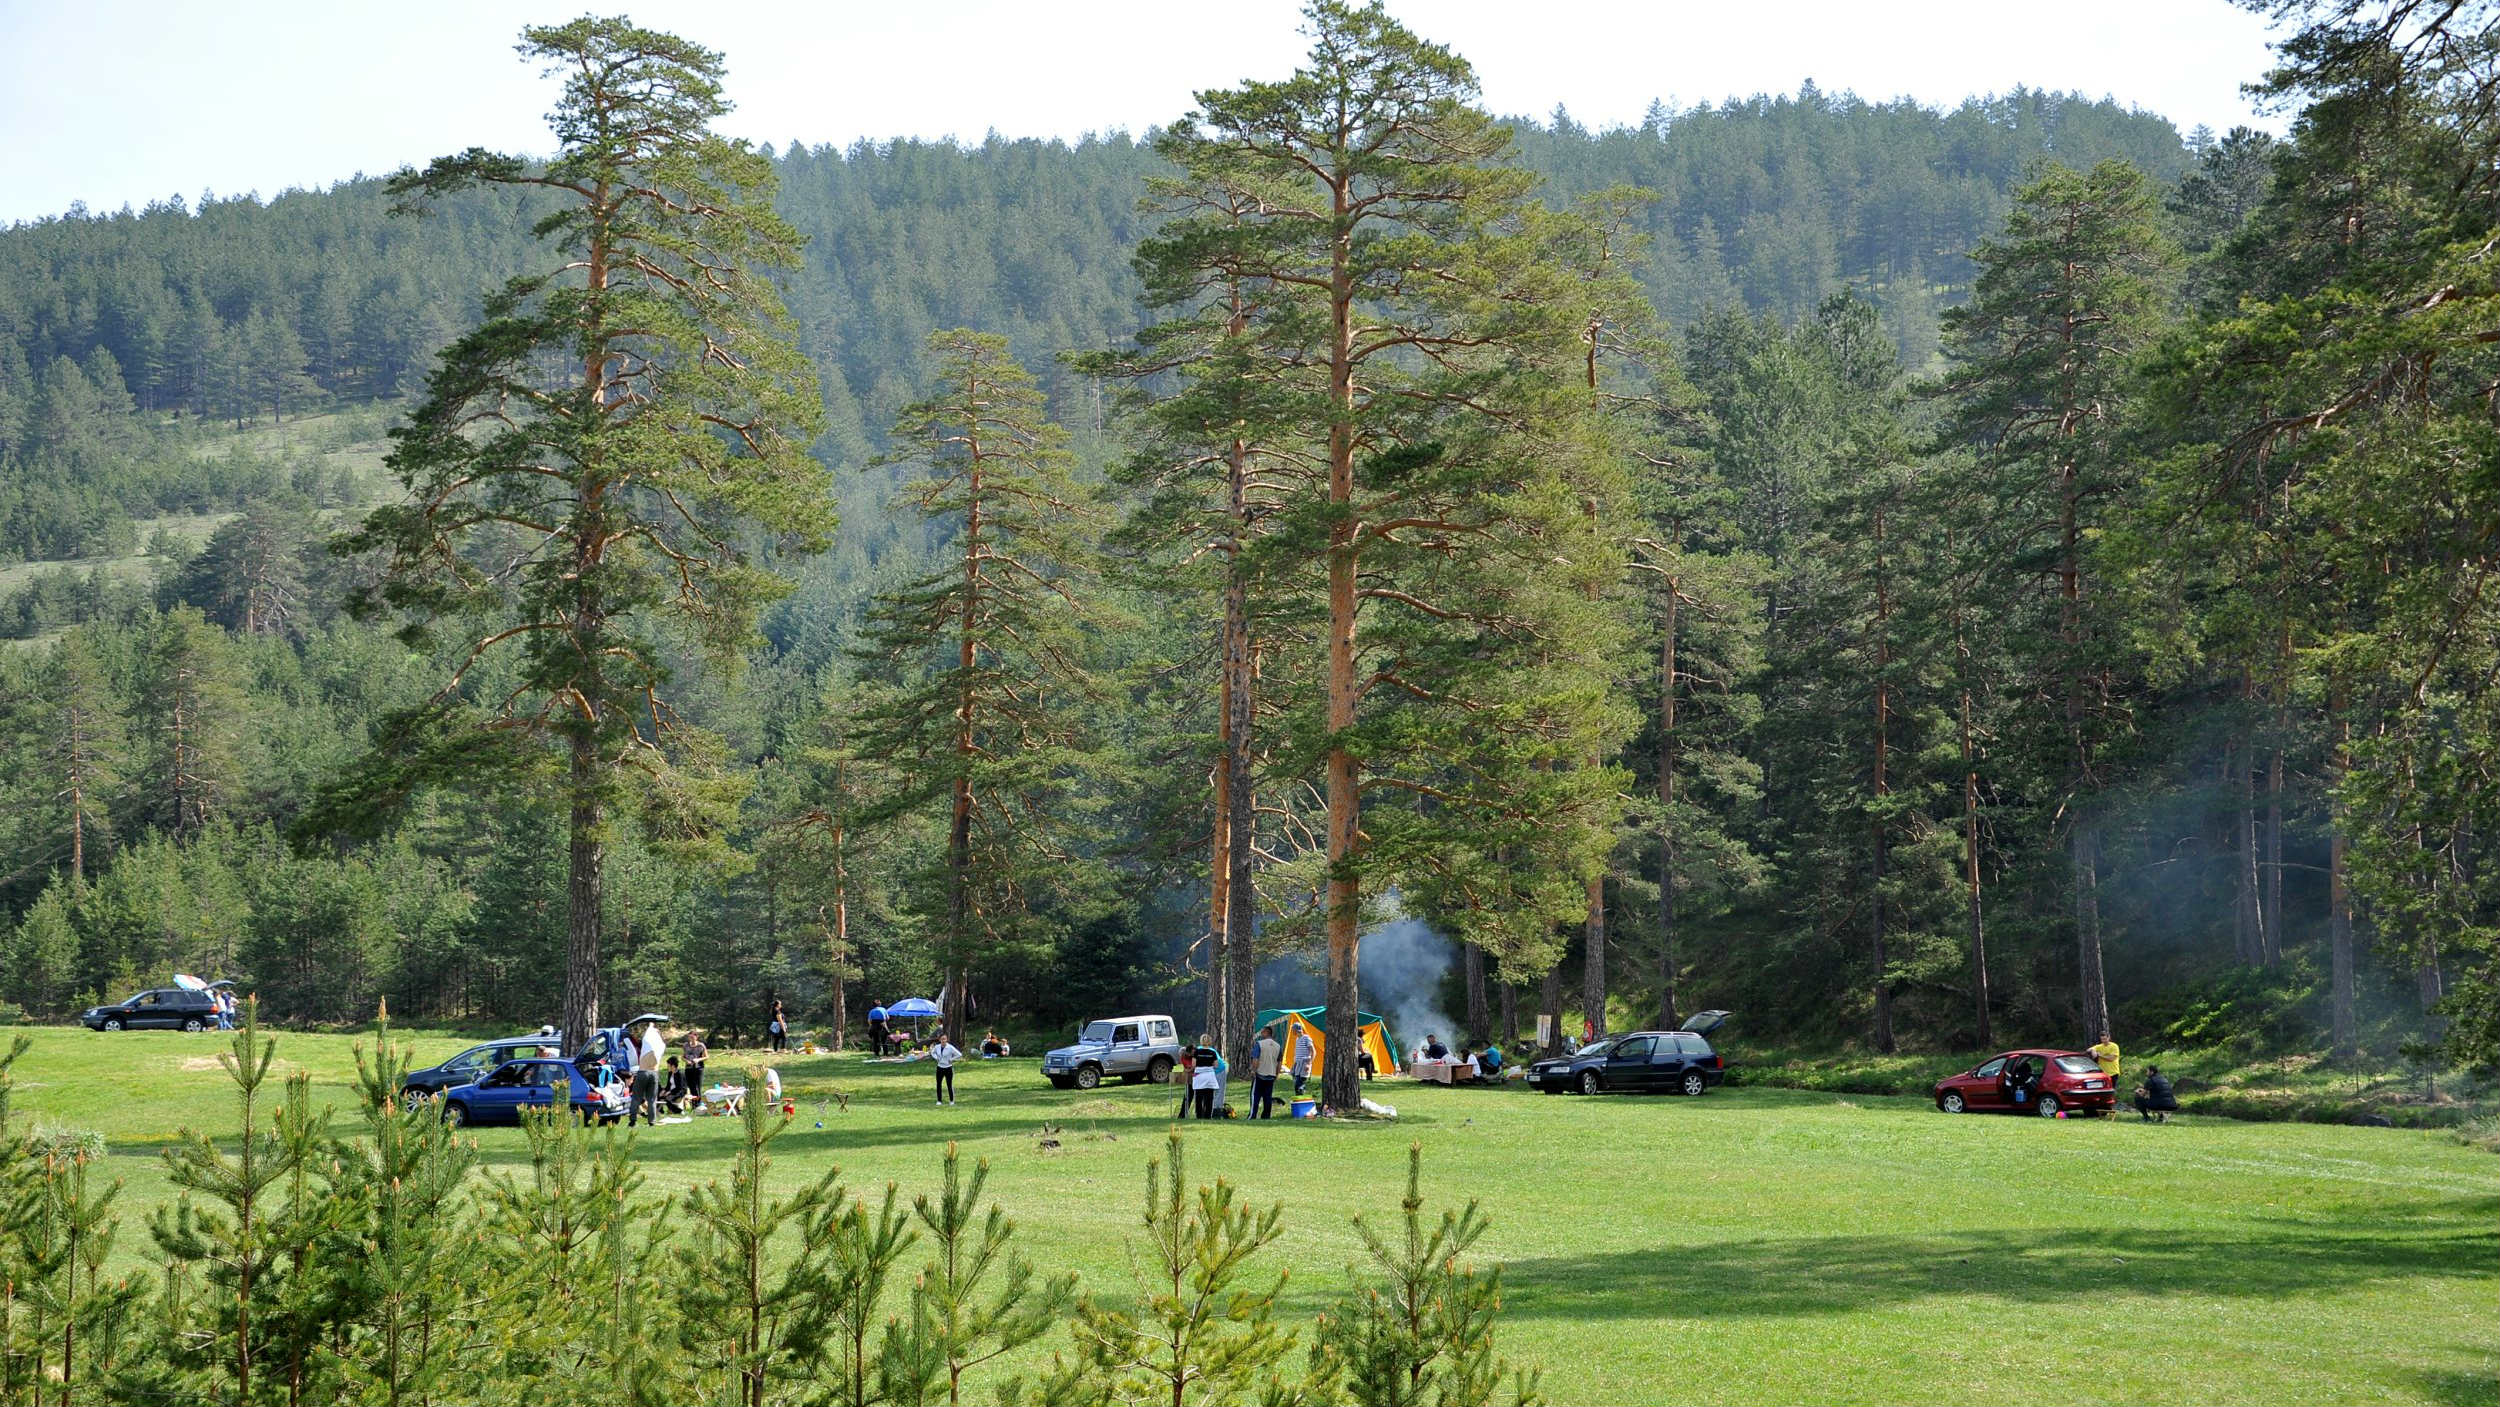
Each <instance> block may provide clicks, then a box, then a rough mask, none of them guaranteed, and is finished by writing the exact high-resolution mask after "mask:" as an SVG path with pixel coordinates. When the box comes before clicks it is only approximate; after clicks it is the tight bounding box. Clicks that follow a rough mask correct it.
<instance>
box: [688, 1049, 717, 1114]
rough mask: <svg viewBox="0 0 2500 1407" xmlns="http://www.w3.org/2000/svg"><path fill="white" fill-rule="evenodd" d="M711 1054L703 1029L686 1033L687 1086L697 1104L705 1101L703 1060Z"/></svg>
mask: <svg viewBox="0 0 2500 1407" xmlns="http://www.w3.org/2000/svg"><path fill="white" fill-rule="evenodd" d="M711 1054H712V1048H711V1047H710V1046H707V1045H705V1044H704V1043H703V1033H702V1032H701V1031H689V1032H687V1033H686V1088H687V1090H689V1091H690V1092H692V1093H693V1095H694V1102H695V1103H697V1104H700V1103H702V1102H703V1062H704V1061H705V1060H706V1059H707V1058H709V1057H710V1056H711Z"/></svg>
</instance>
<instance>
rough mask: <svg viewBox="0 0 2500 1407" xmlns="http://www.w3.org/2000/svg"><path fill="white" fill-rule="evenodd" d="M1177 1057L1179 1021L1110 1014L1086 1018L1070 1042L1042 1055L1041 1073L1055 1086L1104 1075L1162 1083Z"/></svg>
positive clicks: (1087, 1085)
mask: <svg viewBox="0 0 2500 1407" xmlns="http://www.w3.org/2000/svg"><path fill="white" fill-rule="evenodd" d="M1180 1059H1181V1034H1180V1026H1179V1024H1178V1023H1177V1022H1175V1021H1173V1020H1172V1018H1171V1017H1169V1016H1115V1017H1112V1018H1111V1019H1109V1020H1107V1021H1088V1022H1086V1023H1085V1026H1084V1028H1083V1029H1082V1030H1080V1031H1078V1032H1077V1033H1076V1044H1074V1045H1063V1046H1061V1047H1059V1048H1058V1049H1057V1050H1054V1051H1052V1052H1051V1053H1050V1054H1048V1055H1045V1056H1043V1057H1042V1075H1043V1077H1044V1078H1045V1079H1048V1080H1049V1081H1050V1082H1051V1083H1052V1084H1054V1085H1057V1086H1058V1087H1059V1088H1061V1089H1092V1088H1094V1087H1095V1086H1097V1085H1099V1084H1101V1083H1102V1082H1103V1078H1104V1077H1105V1076H1113V1077H1116V1078H1118V1079H1119V1080H1120V1081H1121V1082H1122V1083H1124V1084H1135V1083H1137V1082H1138V1081H1139V1080H1152V1081H1154V1082H1155V1083H1156V1084H1162V1083H1164V1082H1165V1081H1167V1080H1169V1079H1171V1078H1172V1067H1173V1066H1175V1065H1177V1064H1179V1063H1180Z"/></svg>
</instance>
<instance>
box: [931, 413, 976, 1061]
mask: <svg viewBox="0 0 2500 1407" xmlns="http://www.w3.org/2000/svg"><path fill="white" fill-rule="evenodd" d="M969 451H970V454H971V456H972V469H971V475H970V483H971V492H970V493H969V494H968V495H967V497H966V500H965V509H964V606H963V615H962V617H961V619H962V621H963V632H962V636H961V638H960V639H959V640H958V641H957V642H956V645H955V668H956V670H957V671H958V673H957V675H956V677H957V678H958V679H959V680H961V681H962V689H961V692H960V693H959V694H958V695H957V701H956V704H955V798H954V808H953V811H952V813H951V815H950V817H949V820H948V825H947V832H946V944H947V952H946V958H945V965H944V971H945V974H946V977H945V986H944V989H943V990H942V991H941V992H940V994H939V995H940V996H941V997H942V998H943V1000H944V1002H945V1005H944V1007H943V1008H942V1009H941V1010H940V1013H939V1016H938V1027H939V1029H940V1030H941V1031H943V1032H944V1033H945V1035H946V1038H947V1039H948V1040H950V1041H952V1042H954V1043H955V1044H956V1045H957V1046H961V1045H962V1044H963V1043H964V997H965V987H966V986H967V985H968V984H967V978H968V976H969V969H970V966H971V953H972V764H973V759H974V757H975V756H976V755H977V754H976V750H975V743H976V738H975V736H974V731H973V711H974V705H973V697H972V668H973V665H974V663H975V662H976V660H977V659H978V658H979V655H978V649H977V642H976V641H975V640H974V638H973V622H975V621H977V620H979V619H980V618H981V487H982V485H981V440H980V436H979V435H978V433H975V434H973V435H972V436H970V437H969Z"/></svg>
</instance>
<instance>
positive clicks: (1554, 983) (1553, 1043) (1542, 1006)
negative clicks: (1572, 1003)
mask: <svg viewBox="0 0 2500 1407" xmlns="http://www.w3.org/2000/svg"><path fill="white" fill-rule="evenodd" d="M1562 992H1563V988H1562V964H1560V963H1556V964H1554V965H1553V966H1552V967H1549V968H1547V969H1545V990H1544V991H1542V992H1540V993H1538V994H1537V1008H1536V1009H1537V1014H1538V1015H1540V1016H1543V1017H1545V1018H1546V1030H1547V1032H1548V1033H1549V1035H1550V1037H1551V1038H1550V1039H1548V1040H1547V1041H1546V1042H1545V1043H1544V1046H1543V1050H1544V1051H1545V1053H1546V1054H1547V1055H1551V1054H1553V1053H1554V1052H1555V1051H1558V1050H1560V1049H1562V1038H1563V1024H1562Z"/></svg>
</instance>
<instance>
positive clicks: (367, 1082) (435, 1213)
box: [332, 1007, 485, 1407]
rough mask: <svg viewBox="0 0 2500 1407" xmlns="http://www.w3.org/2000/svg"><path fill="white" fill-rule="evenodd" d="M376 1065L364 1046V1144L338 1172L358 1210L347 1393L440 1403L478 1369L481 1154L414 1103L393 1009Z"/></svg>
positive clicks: (360, 1055)
mask: <svg viewBox="0 0 2500 1407" xmlns="http://www.w3.org/2000/svg"><path fill="white" fill-rule="evenodd" d="M380 1018H381V1024H380V1028H379V1030H378V1031H377V1032H376V1034H375V1036H374V1043H373V1051H372V1058H371V1059H370V1061H368V1060H367V1058H366V1051H365V1048H364V1047H363V1046H361V1045H359V1046H358V1047H357V1048H356V1095H357V1100H356V1115H357V1119H358V1121H359V1122H360V1123H361V1124H362V1125H363V1137H362V1138H359V1139H356V1140H352V1141H350V1142H348V1143H347V1144H346V1146H345V1147H344V1148H343V1150H342V1153H341V1157H340V1159H339V1163H338V1169H337V1171H336V1172H334V1173H333V1174H332V1179H333V1182H334V1185H335V1186H336V1188H337V1195H338V1196H339V1197H340V1198H341V1199H342V1200H343V1201H345V1202H346V1203H347V1204H348V1205H349V1206H350V1207H352V1208H353V1211H352V1213H351V1216H352V1221H351V1225H352V1227H353V1236H354V1241H353V1254H352V1257H351V1258H350V1263H349V1264H347V1265H345V1266H343V1267H340V1269H342V1270H343V1271H344V1274H343V1275H342V1279H343V1280H345V1281H346V1282H347V1283H346V1284H345V1285H344V1286H343V1287H342V1289H343V1293H342V1296H341V1297H342V1299H343V1300H345V1301H346V1303H347V1306H348V1307H349V1311H350V1317H351V1318H352V1321H353V1324H354V1333H353V1336H352V1337H351V1338H350V1339H349V1344H350V1346H351V1351H350V1352H349V1353H347V1354H345V1355H342V1357H343V1358H344V1360H345V1361H344V1362H343V1363H342V1364H341V1367H340V1381H341V1384H342V1386H343V1387H344V1388H345V1389H346V1390H347V1391H348V1392H350V1393H353V1394H354V1395H356V1396H357V1397H358V1398H359V1399H362V1400H368V1401H376V1402H381V1403H384V1404H387V1407H400V1404H402V1403H407V1402H425V1401H429V1400H433V1399H434V1398H436V1397H437V1396H438V1395H440V1394H441V1393H442V1392H443V1389H444V1388H445V1387H446V1386H447V1385H450V1384H453V1383H456V1382H459V1381H460V1379H459V1377H458V1374H460V1373H461V1372H462V1371H464V1370H465V1369H468V1368H470V1367H471V1364H470V1363H469V1362H468V1359H467V1350H468V1348H469V1345H468V1343H467V1339H466V1333H465V1330H464V1329H463V1327H462V1321H463V1319H464V1317H465V1316H467V1315H469V1314H470V1313H472V1312H473V1310H474V1307H475V1305H476V1303H477V1301H478V1298H479V1296H478V1288H477V1286H478V1281H479V1279H480V1278H481V1277H482V1274H483V1272H484V1269H485V1266H484V1262H483V1259H482V1257H481V1255H480V1254H479V1242H478V1237H477V1235H476V1228H475V1226H474V1224H473V1223H471V1222H470V1221H469V1207H470V1205H471V1196H470V1194H471V1192H472V1190H473V1189H472V1183H471V1174H472V1173H473V1172H474V1171H475V1169H476V1166H477V1145H476V1144H475V1143H473V1142H470V1141H467V1140H464V1139H462V1138H460V1137H459V1136H458V1135H457V1134H456V1133H455V1132H454V1131H453V1130H452V1129H450V1128H449V1127H447V1126H446V1125H445V1124H444V1122H443V1119H442V1117H441V1114H440V1112H439V1111H438V1109H437V1108H436V1106H435V1104H434V1103H433V1101H431V1100H425V1099H416V1100H411V1099H408V1098H405V1097H404V1096H403V1095H402V1092H401V1088H400V1084H401V1080H402V1078H403V1077H404V1076H405V1075H406V1074H407V1073H408V1072H409V1071H410V1070H412V1069H414V1068H415V1067H416V1060H415V1059H414V1058H413V1057H412V1056H411V1054H410V1052H409V1049H408V1046H407V1044H406V1043H405V1042H404V1041H400V1040H396V1039H394V1038H393V1037H392V1035H391V1028H390V1011H389V1009H388V1008H387V1007H384V1008H382V1009H381V1012H380Z"/></svg>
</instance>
